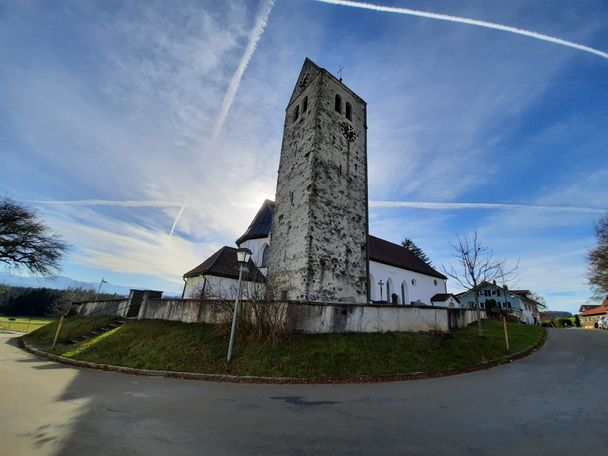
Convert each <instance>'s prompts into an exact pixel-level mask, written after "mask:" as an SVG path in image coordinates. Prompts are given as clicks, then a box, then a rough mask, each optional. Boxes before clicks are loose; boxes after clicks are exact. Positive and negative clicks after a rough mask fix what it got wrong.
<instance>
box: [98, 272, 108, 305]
mask: <svg viewBox="0 0 608 456" xmlns="http://www.w3.org/2000/svg"><path fill="white" fill-rule="evenodd" d="M104 283H108V282H107V281H106V280H104V278H103V277H102V278H101V282H99V287H98V288H97V293H96V294H95V301H97V298H98V297H99V292H100V291H101V286H102V285H103V284H104Z"/></svg>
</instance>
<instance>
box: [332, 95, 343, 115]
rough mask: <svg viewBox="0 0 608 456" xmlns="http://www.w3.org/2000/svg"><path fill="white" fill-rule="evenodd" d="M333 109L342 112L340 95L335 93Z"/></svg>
mask: <svg viewBox="0 0 608 456" xmlns="http://www.w3.org/2000/svg"><path fill="white" fill-rule="evenodd" d="M334 109H335V110H336V111H338V112H339V113H340V114H342V97H341V96H340V95H338V94H336V102H335V104H334Z"/></svg>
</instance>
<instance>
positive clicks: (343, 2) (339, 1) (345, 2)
mask: <svg viewBox="0 0 608 456" xmlns="http://www.w3.org/2000/svg"><path fill="white" fill-rule="evenodd" d="M315 1H317V2H320V3H329V4H332V5H340V6H348V7H351V8H361V9H366V10H371V11H378V12H383V13H394V14H405V15H409V16H418V17H424V18H428V19H436V20H439V21H448V22H457V23H459V24H465V25H474V26H477V27H484V28H489V29H493V30H500V31H503V32H509V33H515V34H517V35H523V36H527V37H529V38H534V39H537V40H541V41H547V42H549V43H554V44H559V45H561V46H567V47H570V48H573V49H576V50H579V51H583V52H588V53H590V54H594V55H597V56H599V57H602V58H604V59H608V53H606V52H604V51H600V50H598V49H594V48H592V47H589V46H584V45H582V44H578V43H574V42H572V41H567V40H563V39H561V38H557V37H554V36H549V35H544V34H542V33H538V32H532V31H530V30H524V29H520V28H517V27H511V26H508V25H502V24H496V23H493V22H487V21H480V20H477V19H469V18H466V17H458V16H449V15H447V14H438V13H431V12H427V11H420V10H414V9H409V8H400V7H394V6H383V5H375V4H372V3H367V2H356V1H350V0H315Z"/></svg>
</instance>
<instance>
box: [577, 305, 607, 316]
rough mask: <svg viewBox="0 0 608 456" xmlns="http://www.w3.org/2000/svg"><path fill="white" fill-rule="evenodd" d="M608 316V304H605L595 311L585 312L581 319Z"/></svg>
mask: <svg viewBox="0 0 608 456" xmlns="http://www.w3.org/2000/svg"><path fill="white" fill-rule="evenodd" d="M606 314H608V303H604V304H602V305H600V306H597V307H594V308H593V309H589V310H585V311H584V312H581V313H580V314H579V315H580V316H581V317H589V316H592V315H606Z"/></svg>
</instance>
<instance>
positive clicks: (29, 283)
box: [0, 271, 135, 296]
mask: <svg viewBox="0 0 608 456" xmlns="http://www.w3.org/2000/svg"><path fill="white" fill-rule="evenodd" d="M0 283H1V284H5V285H10V286H13V287H32V288H54V289H57V290H66V289H68V288H85V289H91V290H97V287H98V286H99V282H97V283H92V282H81V281H79V280H75V279H72V278H70V277H65V276H55V277H46V278H45V277H25V276H19V275H15V274H11V273H10V272H2V271H0ZM133 288H135V287H133ZM129 290H130V288H129V287H121V286H120V285H112V284H111V283H104V284H103V287H102V291H103V292H105V293H116V294H119V295H123V296H128V295H129Z"/></svg>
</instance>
